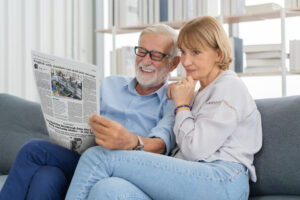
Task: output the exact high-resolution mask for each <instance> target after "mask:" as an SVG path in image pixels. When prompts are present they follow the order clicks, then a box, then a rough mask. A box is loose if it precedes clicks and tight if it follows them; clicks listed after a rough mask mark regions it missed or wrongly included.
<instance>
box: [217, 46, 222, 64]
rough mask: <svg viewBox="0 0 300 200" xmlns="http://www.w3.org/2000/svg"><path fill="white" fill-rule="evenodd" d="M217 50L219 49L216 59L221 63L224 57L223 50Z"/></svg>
mask: <svg viewBox="0 0 300 200" xmlns="http://www.w3.org/2000/svg"><path fill="white" fill-rule="evenodd" d="M216 51H217V60H216V62H217V63H219V62H220V61H221V59H222V56H223V52H222V51H221V50H220V49H217V50H216Z"/></svg>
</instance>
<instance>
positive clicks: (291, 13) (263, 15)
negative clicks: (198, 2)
mask: <svg viewBox="0 0 300 200" xmlns="http://www.w3.org/2000/svg"><path fill="white" fill-rule="evenodd" d="M296 16H300V9H289V8H280V9H278V10H275V11H268V12H260V13H255V14H249V13H246V14H237V15H231V16H218V17H217V18H218V19H219V20H220V21H221V22H222V23H223V24H228V25H231V24H238V23H243V22H253V21H263V20H269V19H280V22H281V72H257V73H238V75H239V76H240V77H246V76H250V77H251V76H253V77H254V76H281V77H282V96H286V76H287V75H295V74H298V75H299V74H300V71H296V72H287V70H286V46H285V44H286V38H285V30H286V27H285V19H286V18H288V17H296ZM185 22H186V20H182V21H171V22H160V23H163V24H167V25H169V26H171V27H172V28H174V29H180V28H181V27H182V25H183V24H184V23H185ZM150 25H152V24H143V25H137V26H124V27H115V26H113V27H112V28H110V29H103V30H96V32H98V33H102V34H112V35H113V40H112V41H113V52H115V47H116V44H115V37H116V35H118V34H128V33H136V32H140V31H141V30H143V29H144V28H146V27H147V26H150ZM114 54H115V53H114ZM113 56H114V58H116V55H113ZM113 60H116V59H113ZM113 62H115V61H113ZM112 64H113V65H115V63H112ZM179 79H180V77H171V78H170V81H176V80H179Z"/></svg>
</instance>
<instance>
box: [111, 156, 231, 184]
mask: <svg viewBox="0 0 300 200" xmlns="http://www.w3.org/2000/svg"><path fill="white" fill-rule="evenodd" d="M115 160H118V161H122V160H123V161H126V162H129V163H130V162H133V161H139V160H138V159H136V158H135V157H129V158H124V157H120V156H115ZM136 164H138V165H141V166H143V165H148V166H151V167H154V168H160V169H162V170H165V171H167V172H172V173H177V174H180V175H183V176H187V173H186V172H183V171H179V170H178V169H177V168H170V167H168V166H163V165H160V163H157V162H153V161H152V162H148V163H147V162H136ZM188 176H189V177H191V178H198V179H206V180H208V181H220V182H223V181H226V180H227V179H223V178H215V177H211V176H204V175H202V174H200V175H199V174H197V173H188Z"/></svg>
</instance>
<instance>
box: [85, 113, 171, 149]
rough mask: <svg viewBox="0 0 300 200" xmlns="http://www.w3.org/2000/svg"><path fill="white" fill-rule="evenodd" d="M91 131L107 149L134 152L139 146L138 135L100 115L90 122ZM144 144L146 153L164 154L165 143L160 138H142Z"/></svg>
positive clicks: (93, 117) (99, 143)
mask: <svg viewBox="0 0 300 200" xmlns="http://www.w3.org/2000/svg"><path fill="white" fill-rule="evenodd" d="M89 125H90V126H91V130H92V132H93V133H94V135H95V140H96V143H97V144H98V145H100V146H103V147H105V148H107V149H122V150H132V149H134V148H135V147H137V146H138V144H139V141H138V138H137V135H135V134H133V133H131V132H129V131H128V130H126V128H125V127H124V126H122V125H121V124H119V123H118V122H115V121H112V120H110V119H107V118H105V117H102V116H99V115H92V116H91V117H90V120H89ZM141 139H142V141H143V143H144V151H149V152H153V153H164V152H165V150H166V144H165V142H164V141H163V140H162V139H160V138H145V137H141Z"/></svg>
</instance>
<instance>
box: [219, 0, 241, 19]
mask: <svg viewBox="0 0 300 200" xmlns="http://www.w3.org/2000/svg"><path fill="white" fill-rule="evenodd" d="M220 3H221V12H222V14H223V15H224V16H231V15H240V14H244V13H245V12H246V11H245V0H222V1H220Z"/></svg>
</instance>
